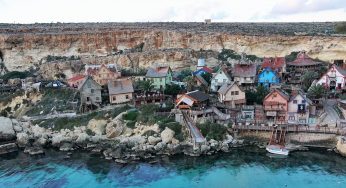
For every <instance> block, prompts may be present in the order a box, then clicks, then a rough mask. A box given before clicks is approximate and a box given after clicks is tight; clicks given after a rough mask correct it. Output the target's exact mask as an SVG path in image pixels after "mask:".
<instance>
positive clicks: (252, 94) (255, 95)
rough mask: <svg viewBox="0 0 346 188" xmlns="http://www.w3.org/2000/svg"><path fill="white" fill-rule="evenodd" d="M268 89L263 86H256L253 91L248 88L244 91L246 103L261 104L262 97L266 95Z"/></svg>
mask: <svg viewBox="0 0 346 188" xmlns="http://www.w3.org/2000/svg"><path fill="white" fill-rule="evenodd" d="M268 93H269V91H268V89H267V88H266V87H264V86H258V87H257V88H256V90H255V91H251V90H248V91H246V92H245V96H246V103H247V104H254V103H256V104H262V103H263V99H264V98H265V97H266V96H267V95H268Z"/></svg>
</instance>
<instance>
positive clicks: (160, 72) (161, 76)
mask: <svg viewBox="0 0 346 188" xmlns="http://www.w3.org/2000/svg"><path fill="white" fill-rule="evenodd" d="M172 77H173V72H172V70H171V68H170V67H169V66H166V67H162V66H161V67H156V68H149V69H148V71H147V74H146V75H145V78H146V80H151V81H152V82H153V85H154V88H155V89H157V90H163V89H165V88H166V85H167V84H170V83H171V82H172Z"/></svg>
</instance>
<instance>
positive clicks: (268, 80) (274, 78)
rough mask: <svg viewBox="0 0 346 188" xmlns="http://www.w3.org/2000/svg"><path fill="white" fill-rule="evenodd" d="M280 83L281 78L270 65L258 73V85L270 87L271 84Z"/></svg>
mask: <svg viewBox="0 0 346 188" xmlns="http://www.w3.org/2000/svg"><path fill="white" fill-rule="evenodd" d="M279 83H280V79H279V76H278V74H276V72H275V71H273V70H272V69H271V68H269V67H267V68H264V69H262V71H260V72H259V74H258V85H261V86H264V87H270V86H271V85H277V84H279Z"/></svg>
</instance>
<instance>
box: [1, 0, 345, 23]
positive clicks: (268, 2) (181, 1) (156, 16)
mask: <svg viewBox="0 0 346 188" xmlns="http://www.w3.org/2000/svg"><path fill="white" fill-rule="evenodd" d="M207 18H210V19H212V21H213V22H317V21H323V22H324V21H346V0H0V23H36V22H39V23H40V22H44V23H51V22H171V21H174V22H202V21H204V20H205V19H207Z"/></svg>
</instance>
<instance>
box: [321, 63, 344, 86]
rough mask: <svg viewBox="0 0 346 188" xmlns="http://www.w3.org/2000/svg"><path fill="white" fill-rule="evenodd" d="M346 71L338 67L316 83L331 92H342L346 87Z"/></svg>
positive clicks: (334, 67)
mask: <svg viewBox="0 0 346 188" xmlns="http://www.w3.org/2000/svg"><path fill="white" fill-rule="evenodd" d="M345 78H346V71H345V70H343V69H341V68H340V67H338V66H336V65H332V67H331V68H330V69H329V70H328V72H327V73H325V74H324V75H323V76H322V77H321V78H320V79H319V80H318V81H317V83H316V85H323V86H324V87H326V88H328V89H329V90H342V89H343V88H344V87H345V86H346V79H345Z"/></svg>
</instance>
